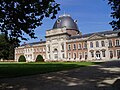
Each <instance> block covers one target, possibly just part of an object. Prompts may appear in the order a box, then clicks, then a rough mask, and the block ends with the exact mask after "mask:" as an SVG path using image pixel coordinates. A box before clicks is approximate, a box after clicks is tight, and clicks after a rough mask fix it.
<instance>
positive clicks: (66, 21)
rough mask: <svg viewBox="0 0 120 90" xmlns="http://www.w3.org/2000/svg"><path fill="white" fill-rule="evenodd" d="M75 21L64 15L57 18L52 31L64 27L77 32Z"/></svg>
mask: <svg viewBox="0 0 120 90" xmlns="http://www.w3.org/2000/svg"><path fill="white" fill-rule="evenodd" d="M76 22H77V21H75V20H73V19H72V18H71V17H70V15H67V14H64V15H62V16H59V18H58V19H57V20H56V22H55V24H54V26H53V29H56V28H63V27H66V28H67V29H72V30H77V31H78V30H79V29H78V27H77V24H76Z"/></svg>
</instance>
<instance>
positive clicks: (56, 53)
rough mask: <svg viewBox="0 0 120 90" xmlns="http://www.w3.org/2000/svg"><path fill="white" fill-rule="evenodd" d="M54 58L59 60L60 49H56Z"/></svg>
mask: <svg viewBox="0 0 120 90" xmlns="http://www.w3.org/2000/svg"><path fill="white" fill-rule="evenodd" d="M54 59H55V60H57V59H58V50H57V49H54Z"/></svg>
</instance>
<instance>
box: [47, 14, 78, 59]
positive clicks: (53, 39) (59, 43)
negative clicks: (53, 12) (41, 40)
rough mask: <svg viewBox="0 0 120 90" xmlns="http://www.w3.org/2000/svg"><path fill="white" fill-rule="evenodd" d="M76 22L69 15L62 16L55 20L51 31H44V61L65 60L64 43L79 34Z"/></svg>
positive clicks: (65, 50) (65, 48) (65, 49)
mask: <svg viewBox="0 0 120 90" xmlns="http://www.w3.org/2000/svg"><path fill="white" fill-rule="evenodd" d="M76 22H77V21H75V20H73V19H72V18H71V17H70V15H67V14H64V15H62V16H60V17H59V18H58V19H57V20H56V22H55V23H54V25H53V28H52V29H50V30H47V31H46V36H45V37H46V60H48V61H50V60H54V61H58V60H66V58H67V54H66V52H67V47H66V42H67V40H68V39H69V38H70V37H71V36H74V35H77V34H79V29H78V26H77V23H76Z"/></svg>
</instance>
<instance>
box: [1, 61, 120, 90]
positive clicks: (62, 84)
mask: <svg viewBox="0 0 120 90" xmlns="http://www.w3.org/2000/svg"><path fill="white" fill-rule="evenodd" d="M118 77H120V61H118V60H116V61H108V62H106V63H103V64H100V65H97V66H90V67H82V68H77V69H73V70H68V71H61V72H53V73H48V74H41V75H33V76H27V77H18V78H11V79H10V78H9V79H0V89H1V90H49V89H51V90H65V89H67V90H96V89H97V90H120V86H119V85H120V79H117V78H118Z"/></svg>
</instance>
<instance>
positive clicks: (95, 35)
mask: <svg viewBox="0 0 120 90" xmlns="http://www.w3.org/2000/svg"><path fill="white" fill-rule="evenodd" d="M103 38H106V36H104V35H100V34H93V35H91V36H90V37H89V38H88V40H97V39H103Z"/></svg>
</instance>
